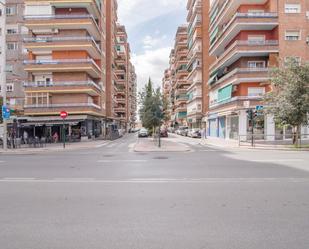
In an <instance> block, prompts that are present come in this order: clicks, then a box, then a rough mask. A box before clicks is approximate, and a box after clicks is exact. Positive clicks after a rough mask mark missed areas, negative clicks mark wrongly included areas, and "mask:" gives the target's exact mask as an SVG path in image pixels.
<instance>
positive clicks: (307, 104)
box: [265, 59, 309, 142]
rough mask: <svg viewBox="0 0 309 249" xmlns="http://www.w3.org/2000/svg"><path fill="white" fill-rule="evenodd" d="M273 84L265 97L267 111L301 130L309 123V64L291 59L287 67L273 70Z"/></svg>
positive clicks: (282, 122)
mask: <svg viewBox="0 0 309 249" xmlns="http://www.w3.org/2000/svg"><path fill="white" fill-rule="evenodd" d="M271 85H272V91H271V92H270V93H268V94H266V97H265V102H266V106H267V108H266V111H267V113H271V114H273V115H274V118H275V121H276V123H277V124H279V125H291V126H293V127H294V129H295V132H297V131H298V132H299V131H300V127H301V126H302V125H307V124H308V113H309V64H303V65H300V64H299V63H298V62H297V61H296V60H295V59H291V60H289V61H288V62H287V64H286V67H284V68H276V69H274V70H273V71H272V73H271ZM298 132H297V133H298ZM297 139H298V138H297ZM294 142H295V141H294Z"/></svg>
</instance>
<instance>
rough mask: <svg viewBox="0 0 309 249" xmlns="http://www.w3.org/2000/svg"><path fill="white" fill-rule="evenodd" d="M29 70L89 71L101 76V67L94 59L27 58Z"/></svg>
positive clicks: (26, 65)
mask: <svg viewBox="0 0 309 249" xmlns="http://www.w3.org/2000/svg"><path fill="white" fill-rule="evenodd" d="M24 65H25V68H24V69H25V71H27V72H87V73H88V74H89V75H90V76H91V77H93V78H101V69H100V67H99V66H98V65H97V64H96V63H95V61H94V60H93V59H60V60H56V59H55V60H53V59H51V60H25V61H24Z"/></svg>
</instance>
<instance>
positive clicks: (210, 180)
mask: <svg viewBox="0 0 309 249" xmlns="http://www.w3.org/2000/svg"><path fill="white" fill-rule="evenodd" d="M10 182H13V183H16V182H18V183H103V184H104V183H115V184H117V183H119V184H121V183H137V184H138V183H158V184H162V183H192V184H193V183H194V184H201V183H209V184H211V183H287V182H288V183H309V178H180V179H178V178H132V179H118V180H117V179H116V180H109V179H105V180H104V179H95V178H54V179H38V178H2V179H1V178H0V183H10Z"/></svg>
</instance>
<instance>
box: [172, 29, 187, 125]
mask: <svg viewBox="0 0 309 249" xmlns="http://www.w3.org/2000/svg"><path fill="white" fill-rule="evenodd" d="M187 42H188V26H187V25H183V26H180V27H178V29H177V33H176V38H175V47H174V52H175V55H174V56H175V62H174V64H175V65H174V66H175V68H174V70H175V71H174V73H175V79H174V82H173V85H172V88H173V93H174V106H175V125H176V126H177V125H187V100H188V97H187V89H188V87H189V86H190V82H188V81H187V77H188V74H189V72H188V67H187V66H188V47H187Z"/></svg>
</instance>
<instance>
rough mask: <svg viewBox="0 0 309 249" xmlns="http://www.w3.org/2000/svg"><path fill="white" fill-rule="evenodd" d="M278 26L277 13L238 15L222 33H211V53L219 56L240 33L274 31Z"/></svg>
mask: <svg viewBox="0 0 309 249" xmlns="http://www.w3.org/2000/svg"><path fill="white" fill-rule="evenodd" d="M277 26H278V14H277V13H236V14H235V15H234V17H233V18H232V19H231V20H230V21H229V22H228V23H227V24H226V25H225V26H224V28H223V29H222V30H221V31H219V30H218V29H217V30H214V31H213V32H212V33H211V34H212V35H211V37H210V41H211V45H210V49H209V53H210V55H211V56H219V55H220V54H221V53H223V52H224V50H225V47H226V46H227V45H228V44H229V43H230V42H231V41H232V40H233V39H234V37H235V36H236V35H237V34H238V33H239V32H240V31H243V30H246V31H249V30H273V29H274V28H275V27H277Z"/></svg>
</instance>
